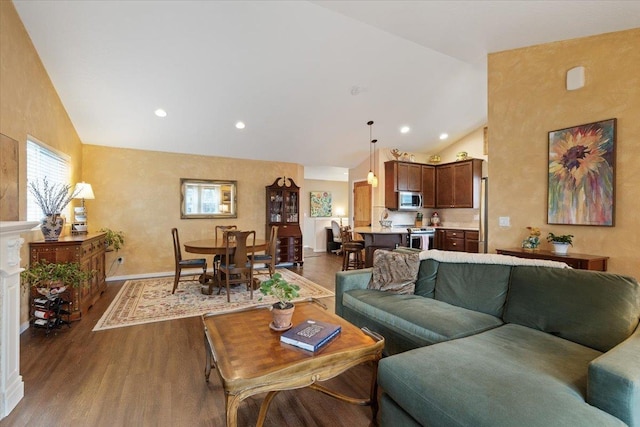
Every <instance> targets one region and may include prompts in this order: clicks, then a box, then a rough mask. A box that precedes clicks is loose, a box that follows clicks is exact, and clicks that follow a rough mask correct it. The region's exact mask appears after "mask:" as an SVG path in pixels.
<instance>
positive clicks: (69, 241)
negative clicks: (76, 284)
mask: <svg viewBox="0 0 640 427" xmlns="http://www.w3.org/2000/svg"><path fill="white" fill-rule="evenodd" d="M105 236H106V234H105V233H96V234H81V235H74V236H66V237H61V238H60V239H59V240H58V241H56V242H45V241H44V240H39V241H35V242H31V243H29V263H30V264H33V263H35V262H37V261H41V260H46V261H47V262H56V263H58V262H77V263H79V264H80V265H81V266H82V269H83V270H86V271H90V270H95V275H94V276H93V279H91V280H90V281H89V283H88V286H85V287H81V288H76V289H71V290H70V291H71V295H72V296H71V307H70V311H71V320H76V319H79V318H80V317H82V315H84V314H86V313H87V310H89V307H91V306H92V305H93V304H94V303H95V302H96V301H97V300H98V298H100V295H101V294H102V293H103V292H104V290H105V289H106V286H107V283H106V281H105V277H106V275H105V249H106V247H105V243H104V241H105Z"/></svg>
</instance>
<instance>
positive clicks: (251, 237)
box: [225, 230, 256, 268]
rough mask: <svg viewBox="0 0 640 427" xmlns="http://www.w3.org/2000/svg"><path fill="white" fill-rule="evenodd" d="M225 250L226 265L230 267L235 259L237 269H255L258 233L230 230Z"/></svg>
mask: <svg viewBox="0 0 640 427" xmlns="http://www.w3.org/2000/svg"><path fill="white" fill-rule="evenodd" d="M226 233H227V243H226V246H225V248H226V250H225V254H226V257H225V264H227V265H229V264H230V260H231V259H232V257H233V264H235V268H244V267H245V266H246V267H248V268H253V256H254V254H255V246H256V232H255V231H254V230H251V231H239V230H228V231H227V232H226Z"/></svg>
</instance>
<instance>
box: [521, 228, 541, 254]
mask: <svg viewBox="0 0 640 427" xmlns="http://www.w3.org/2000/svg"><path fill="white" fill-rule="evenodd" d="M527 230H529V236H528V237H527V238H526V239H524V240H523V241H522V247H523V248H524V249H537V248H538V246H540V229H539V228H538V227H527Z"/></svg>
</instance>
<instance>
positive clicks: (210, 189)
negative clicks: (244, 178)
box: [180, 178, 238, 219]
mask: <svg viewBox="0 0 640 427" xmlns="http://www.w3.org/2000/svg"><path fill="white" fill-rule="evenodd" d="M236 196H237V181H218V180H209V179H188V178H180V218H182V219H192V218H237V217H238V211H237V210H236Z"/></svg>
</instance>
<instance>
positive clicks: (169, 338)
mask: <svg viewBox="0 0 640 427" xmlns="http://www.w3.org/2000/svg"><path fill="white" fill-rule="evenodd" d="M340 266H341V258H340V257H338V256H336V255H333V254H326V253H312V252H305V262H304V266H303V267H291V270H293V271H295V272H297V273H298V274H301V275H303V276H305V277H307V278H309V279H310V280H312V281H314V282H316V283H318V284H320V285H323V286H326V287H327V288H329V289H331V290H333V289H334V280H335V272H336V271H338V270H340ZM122 284H123V283H115V282H112V283H110V284H109V285H108V287H107V291H106V292H105V294H103V296H102V298H100V300H98V302H97V303H96V305H95V306H94V307H92V308H91V309H90V310H89V312H88V315H87V316H86V317H84V318H83V319H82V320H81V321H78V322H74V323H73V325H72V327H71V328H70V329H61V330H60V331H59V332H58V334H57V335H53V334H52V335H51V336H49V337H45V335H44V333H43V332H42V331H41V330H36V331H35V332H34V331H32V330H31V329H29V330H27V331H25V332H24V333H23V334H22V336H21V368H20V370H21V374H22V377H23V380H24V383H25V397H24V398H23V399H22V401H21V402H20V403H19V404H18V406H17V407H16V408H15V409H14V410H13V411H12V413H11V414H9V416H7V417H6V418H4V419H3V420H2V421H0V426H2V427H5V426H7V427H8V426H69V425H74V426H224V425H225V412H224V395H223V391H222V389H221V385H220V381H219V379H218V377H217V375H215V374H213V373H212V375H211V381H210V383H208V384H207V383H206V382H205V380H204V372H203V371H204V362H205V353H204V344H203V331H202V324H201V320H200V318H199V317H193V318H188V319H180V320H173V321H166V322H158V323H152V324H147V325H140V326H130V327H125V328H118V329H111V330H106V331H100V332H92V331H91V329H93V327H94V325H95V323H96V322H97V321H98V319H99V318H100V316H101V315H102V313H103V312H104V310H105V309H106V308H107V307H108V306H109V303H110V302H111V300H112V299H113V298H114V297H115V295H116V294H117V293H118V290H119V289H120V288H121V287H122ZM323 301H324V302H325V303H326V304H327V305H328V306H329V309H330V310H333V306H334V300H333V298H325V299H324V300H323ZM369 369H370V367H368V366H358V367H356V368H353V369H352V370H350V371H348V372H346V373H345V374H343V375H341V376H339V377H337V378H334V379H332V380H330V381H328V382H327V383H325V384H329V385H330V386H331V387H333V388H335V389H336V390H339V391H341V392H343V393H348V394H352V395H355V396H362V397H366V396H367V395H368V393H369V388H368V387H369V379H370V377H369ZM262 397H263V395H258V396H254V397H253V398H249V399H247V400H245V401H244V402H243V403H242V405H241V406H240V410H239V413H238V420H239V425H241V426H250V425H255V422H256V420H257V418H258V412H259V408H260V404H261V402H262ZM370 418H371V410H370V408H368V407H361V406H355V405H350V404H347V403H344V402H339V401H337V400H335V399H333V398H331V397H328V396H326V395H323V394H321V393H318V392H315V391H312V390H308V389H301V390H292V391H284V392H281V393H279V394H278V395H277V396H276V398H275V399H274V400H273V402H272V403H271V406H270V408H269V412H268V415H267V418H266V422H265V426H345V427H347V426H348V427H355V426H368V425H369V424H370V421H371V420H370Z"/></svg>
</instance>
